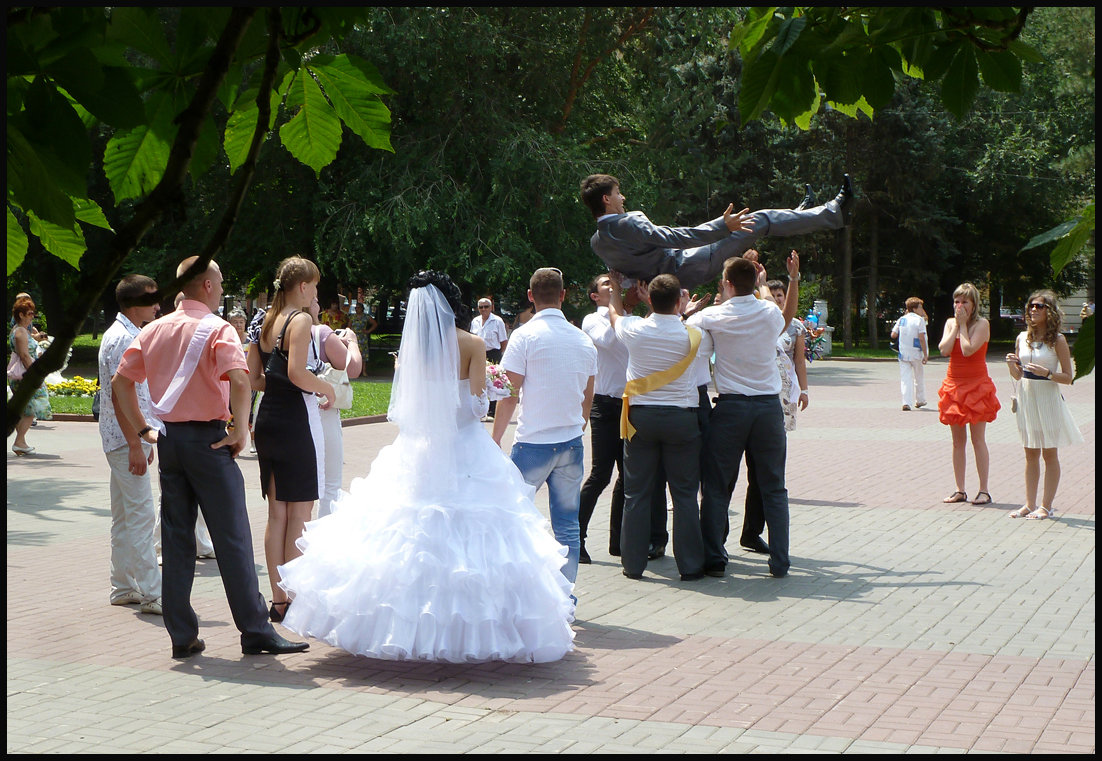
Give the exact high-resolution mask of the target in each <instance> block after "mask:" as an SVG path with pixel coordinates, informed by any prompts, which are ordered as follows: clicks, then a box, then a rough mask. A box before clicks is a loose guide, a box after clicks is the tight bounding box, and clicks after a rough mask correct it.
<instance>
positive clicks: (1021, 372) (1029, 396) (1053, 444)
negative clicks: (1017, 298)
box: [1006, 290, 1083, 520]
mask: <svg viewBox="0 0 1102 761" xmlns="http://www.w3.org/2000/svg"><path fill="white" fill-rule="evenodd" d="M1025 314H1026V329H1025V330H1024V331H1023V332H1022V333H1020V334H1019V335H1018V338H1017V340H1016V341H1015V343H1014V352H1012V353H1010V354H1007V355H1006V364H1007V367H1008V368H1009V370H1010V377H1011V378H1013V379H1014V380H1016V381H1020V386H1019V388H1018V410H1017V414H1018V435H1019V436H1020V437H1021V440H1022V446H1023V447H1024V448H1025V505H1023V506H1022V507H1021V508H1019V509H1018V510H1015V511H1014V512H1012V513H1010V517H1011V518H1030V519H1033V520H1036V519H1041V518H1054V517H1055V516H1056V509H1055V507H1053V504H1052V502H1053V499H1054V498H1055V497H1056V487H1057V486H1059V484H1060V458H1059V457H1058V455H1057V450H1058V449H1059V448H1060V447H1064V446H1068V445H1070V444H1079V443H1081V442H1082V441H1083V436H1082V434H1080V433H1079V428H1078V427H1077V426H1076V425H1075V420H1074V419H1073V418H1072V416H1071V411H1070V410H1069V409H1068V405H1067V403H1066V402H1065V401H1064V397H1063V395H1062V394H1061V393H1060V388H1059V386H1058V385H1057V384H1059V383H1066V384H1068V385H1070V384H1071V382H1072V378H1073V377H1074V372H1073V371H1072V365H1071V350H1070V349H1069V348H1068V342H1067V339H1065V338H1064V336H1063V334H1062V333H1060V323H1061V315H1060V310H1059V309H1058V308H1057V306H1056V294H1055V293H1053V292H1052V291H1049V290H1041V291H1034V292H1033V294H1032V295H1030V297H1029V300H1028V301H1026V308H1025ZM1042 459H1043V460H1044V461H1045V483H1044V491H1043V493H1042V496H1041V503H1040V504H1039V505H1038V504H1037V486H1038V482H1039V481H1040V479H1041V460H1042Z"/></svg>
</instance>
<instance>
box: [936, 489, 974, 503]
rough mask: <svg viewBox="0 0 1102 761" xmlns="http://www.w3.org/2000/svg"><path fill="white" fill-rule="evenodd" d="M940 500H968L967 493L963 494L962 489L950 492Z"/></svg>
mask: <svg viewBox="0 0 1102 761" xmlns="http://www.w3.org/2000/svg"><path fill="white" fill-rule="evenodd" d="M941 501H942V502H967V501H968V495H967V494H965V493H964V492H962V491H955V492H953V493H952V494H950V495H949V496H948V497H946V498H945V499H943V500H941Z"/></svg>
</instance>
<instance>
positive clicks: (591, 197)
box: [582, 174, 620, 219]
mask: <svg viewBox="0 0 1102 761" xmlns="http://www.w3.org/2000/svg"><path fill="white" fill-rule="evenodd" d="M618 187H620V181H619V180H617V179H616V178H615V177H613V176H612V175H611V174H591V175H589V176H588V177H586V178H585V179H584V180H582V203H584V204H585V205H586V207H587V208H588V209H589V211H590V213H592V214H593V218H594V219H596V218H597V217H599V216H601V215H602V214H604V213H605V196H607V195H611V194H612V190H613V189H614V188H618Z"/></svg>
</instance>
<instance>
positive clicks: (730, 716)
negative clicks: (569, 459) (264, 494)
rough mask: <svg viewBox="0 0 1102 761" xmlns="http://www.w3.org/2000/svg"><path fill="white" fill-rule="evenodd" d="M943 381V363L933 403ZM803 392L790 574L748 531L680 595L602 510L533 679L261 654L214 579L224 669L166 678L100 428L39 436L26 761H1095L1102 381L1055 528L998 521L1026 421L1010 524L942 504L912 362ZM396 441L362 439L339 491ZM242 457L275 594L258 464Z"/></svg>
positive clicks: (202, 572)
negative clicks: (61, 757)
mask: <svg viewBox="0 0 1102 761" xmlns="http://www.w3.org/2000/svg"><path fill="white" fill-rule="evenodd" d="M990 360H991V361H990V368H991V371H992V373H993V374H994V377H995V378H996V385H997V386H998V388H999V392H1000V395H1001V397H1002V399H1003V401H1004V403H1005V402H1006V401H1007V400H1008V399H1009V394H1010V383H1009V380H1007V379H1006V377H1005V370H1004V368H1003V366H1002V365H1001V363H999V362H998V360H997V358H995V357H991V358H990ZM945 367H946V365H945V363H944V361H937V362H933V363H931V365H930V366H929V369H928V370H927V388H928V391H929V394H930V398H931V399H933V400H935V402H936V398H937V397H936V389H937V386H938V384H939V383H940V381H941V379H942V377H943V376H944V372H945ZM810 380H811V391H812V395H811V398H812V406H811V407H810V408H809V409H808V410H807V411H806V412H805V413H802V414H801V417H800V420H799V424H798V428H797V430H796V431H795V432H793V433H792V434H791V436H790V439H789V463H788V474H789V478H788V487H789V491H790V495H791V502H792V571H791V573H790V575H789V576H788V577H787V578H785V579H781V580H778V579H773V578H771V577H770V576H769V575H768V572H767V568H766V565H765V560H764V558H763V556H760V555H752V554H747V553H742V552H740V551H739V550H738V548H737V529H736V533H735V539H734V540H732V544H731V545H730V547H731V548H732V552H731V554H732V562H731V564H730V566H729V567H728V570H729V573H728V575H727V576H726V577H725V578H723V579H711V578H708V579H703V580H700V581H696V582H681V581H680V580H679V578H678V574H677V571H676V568H675V565H674V561H673V559H672V558H671V557H666V558H663V559H661V560H658V561H655V562H652V563H651V564H650V566H649V567H648V569H647V572H646V575H645V578H644V579H643V580H642V581H630V580H628V579H625V578H624V577H623V576H622V575H621V574H620V568H619V564H618V562H616V560H617V559H615V558H610V557H608V556H607V554H606V553H604V552H603V548H604V547H605V546H606V542H607V527H606V526H605V525H604V524H605V521H604V520H602V518H603V517H604V516H607V506H608V497H609V494H608V493H607V492H606V494H605V496H604V497H603V499H602V501H601V502H600V503H599V504H598V508H597V512H596V514H595V516H594V521H593V525H592V526H591V528H590V537H591V538H590V540H589V542H588V545H589V549H590V552H591V554H592V555H593V558H594V563H593V565H590V566H582V568H581V573H580V575H579V581H578V589H577V591H578V595H579V597H580V598H581V603H580V607H579V611H578V616H579V618H578V621H577V623H576V626H575V630H576V632H577V639H576V644H577V649H576V651H575V652H573V653H571V654H569V655H568V656H567V657H566V658H564V659H563V660H562V661H559V662H557V663H552V664H541V665H535V666H522V665H514V664H501V663H492V664H479V665H466V666H457V665H447V664H403V663H392V662H383V661H373V660H369V659H366V658H360V657H356V656H352V655H349V654H347V653H344V652H343V651H340V650H337V649H335V648H331V647H329V646H327V645H325V644H322V643H316V642H315V643H313V644H312V646H311V649H310V651H309V652H308V653H305V654H302V655H295V656H283V657H272V656H253V657H243V656H241V654H240V649H239V647H238V638H237V631H236V630H235V629H234V627H233V625H232V622H231V619H230V615H229V610H228V608H227V606H226V602H225V597H224V594H223V591H222V587H221V582H220V580H219V577H218V573H217V567H216V565H215V563H216V561H213V560H208V561H199V563H198V566H197V578H196V584H195V591H194V603H195V607H196V610H197V612H198V614H199V617H200V621H201V628H202V636H203V637H204V638H205V639H206V642H207V650H206V652H205V653H203V654H202V655H201V656H197V657H195V658H192V659H190V660H188V661H183V662H177V661H174V660H172V659H171V658H170V657H169V653H168V650H169V642H168V637H167V636H166V634H165V632H164V630H163V626H162V624H161V621H160V619H159V618H156V617H150V616H142V615H139V614H138V613H137V612H136V610H135V609H133V607H128V608H120V607H112V606H110V605H108V602H107V597H108V583H107V580H108V532H109V523H110V510H109V501H108V495H107V476H106V473H107V468H106V463H105V461H104V459H103V455H102V453H101V452H100V450H99V438H98V434H97V431H96V427H95V426H94V425H90V424H88V423H80V422H53V423H42V424H40V425H39V426H38V427H36V428H34V429H33V430H32V431H31V433H30V435H29V439H28V440H29V441H30V442H31V443H32V445H33V446H35V447H37V448H38V450H39V452H40V453H41V454H39V455H36V456H34V457H28V458H20V459H16V458H15V457H14V456H13V455H12V454H11V453H10V452H9V453H8V471H7V476H8V478H7V482H8V483H7V485H8V492H7V493H8V496H7V505H8V521H7V529H8V534H7V537H8V546H7V550H8V554H7V592H8V627H7V696H8V701H7V702H8V712H7V714H8V715H7V750H8V752H12V753H41V752H55V753H91V752H120V753H121V752H180V753H202V752H273V753H274V752H280V753H287V752H347V751H355V752H364V751H382V752H395V753H414V752H418V753H455V752H467V751H476V752H486V753H495V752H501V753H506V752H526V751H527V752H571V753H584V752H655V751H662V752H686V753H687V752H701V753H711V752H752V751H756V752H791V753H795V752H841V751H848V752H867V753H875V752H888V753H897V752H924V751H925V752H960V751H989V752H1007V753H1009V752H1036V753H1041V752H1075V753H1093V752H1094V749H1095V719H1094V715H1095V615H1094V613H1095V600H1094V592H1095V581H1094V566H1095V552H1094V550H1095V540H1094V536H1095V533H1094V527H1095V520H1094V512H1095V511H1094V494H1095V467H1094V460H1095V397H1094V391H1095V384H1094V376H1093V375H1092V376H1090V377H1088V378H1087V379H1085V380H1083V381H1080V382H1078V383H1076V384H1075V386H1074V387H1072V388H1070V389H1067V390H1066V397H1067V399H1068V401H1069V403H1070V405H1071V408H1072V411H1073V414H1074V415H1075V418H1076V420H1077V421H1078V423H1079V425H1080V427H1081V429H1082V431H1083V434H1084V437H1085V438H1086V443H1085V445H1083V446H1079V447H1072V448H1068V449H1066V450H1062V451H1061V458H1060V459H1061V465H1062V469H1063V477H1062V481H1061V485H1060V492H1059V495H1058V500H1057V508H1058V509H1059V511H1060V516H1061V517H1060V520H1056V521H1013V520H1007V519H1006V513H1007V512H1008V511H1009V510H1010V509H1012V508H1015V507H1017V506H1019V505H1020V504H1021V495H1022V463H1023V459H1022V451H1021V448H1020V446H1019V444H1018V438H1017V432H1016V429H1015V427H1014V417H1013V415H1011V414H1010V413H1009V410H1004V412H1003V413H1002V414H1000V416H999V418H998V420H997V421H996V422H995V423H993V424H992V425H990V426H989V428H988V442H989V445H990V449H991V463H992V464H991V488H990V490H991V492H992V494H993V495H994V497H995V504H993V505H991V506H987V507H975V506H972V505H970V504H963V505H959V504H958V505H945V504H943V503H942V502H941V498H942V497H943V496H944V495H945V494H948V493H949V492H950V491H952V490H953V483H952V471H951V466H950V443H949V434H948V431H947V430H946V429H945V428H944V427H943V426H941V425H940V424H939V423H938V420H937V413H936V410H934V409H929V408H927V409H924V410H916V411H912V412H901V411H900V409H899V399H898V374H897V369H896V365H895V363H894V362H846V361H840V360H835V361H824V362H816V363H815V364H813V365H812V366H811V368H810ZM935 406H936V404H935ZM395 433H396V430H395V429H394V427H393V426H391V425H390V424H388V423H381V424H374V425H361V426H350V427H346V428H345V482H346V485H347V482H348V481H349V480H350V479H351V478H352V477H353V476H355V475H358V474H360V473H362V471H363V469H364V468H366V466H367V464H368V463H370V462H371V460H372V459H373V458H374V456H375V454H376V453H377V452H378V450H379V449H380V448H381V447H383V446H385V445H386V444H388V443H389V442H390V441H392V440H393V438H394V435H395ZM9 443H10V442H9ZM240 462H241V466H242V469H243V471H244V473H245V479H246V486H247V488H248V499H249V512H250V515H251V517H252V523H253V538H254V543H255V545H256V558H257V570H258V573H260V574H261V589H262V590H266V589H267V578H266V576H265V575H264V574H265V571H264V568H263V566H262V565H261V563H262V561H263V552H262V547H261V541H262V537H263V530H264V520H265V512H266V511H265V506H264V503H263V501H262V499H261V497H260V492H259V488H258V471H257V466H256V460H255V457H251V456H245V457H243V458H242V459H241V461H240ZM969 467H970V468H971V454H969ZM974 473H975V471H974V469H970V471H969V477H968V485H967V489H968V491H969V493H974V492H975V491H976V489H977V486H976V482H975V475H974ZM743 495H744V489H743V487H742V485H741V484H740V486H739V487H738V488H737V489H736V492H735V497H734V500H733V501H732V524H733V526H736V527H737V526H738V525H739V522H740V521H741V504H742V499H743ZM538 503H539V504H540V506H541V508H543V509H544V510H546V491H543V492H541V494H540V495H539V497H538Z"/></svg>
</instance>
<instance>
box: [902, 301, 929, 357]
mask: <svg viewBox="0 0 1102 761" xmlns="http://www.w3.org/2000/svg"><path fill="white" fill-rule="evenodd" d="M896 327H897V328H899V358H900V359H901V360H904V361H911V360H915V359H922V357H923V356H924V355H923V353H922V343H921V342H920V341H919V339H918V337H919V336H920V335H926V321H925V320H924V319H922V318H921V317H919V316H918V315H917V314H915V313H914V312H907V314H905V315H903V316H902V317H900V318H899V321H898V322H897V323H896Z"/></svg>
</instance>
